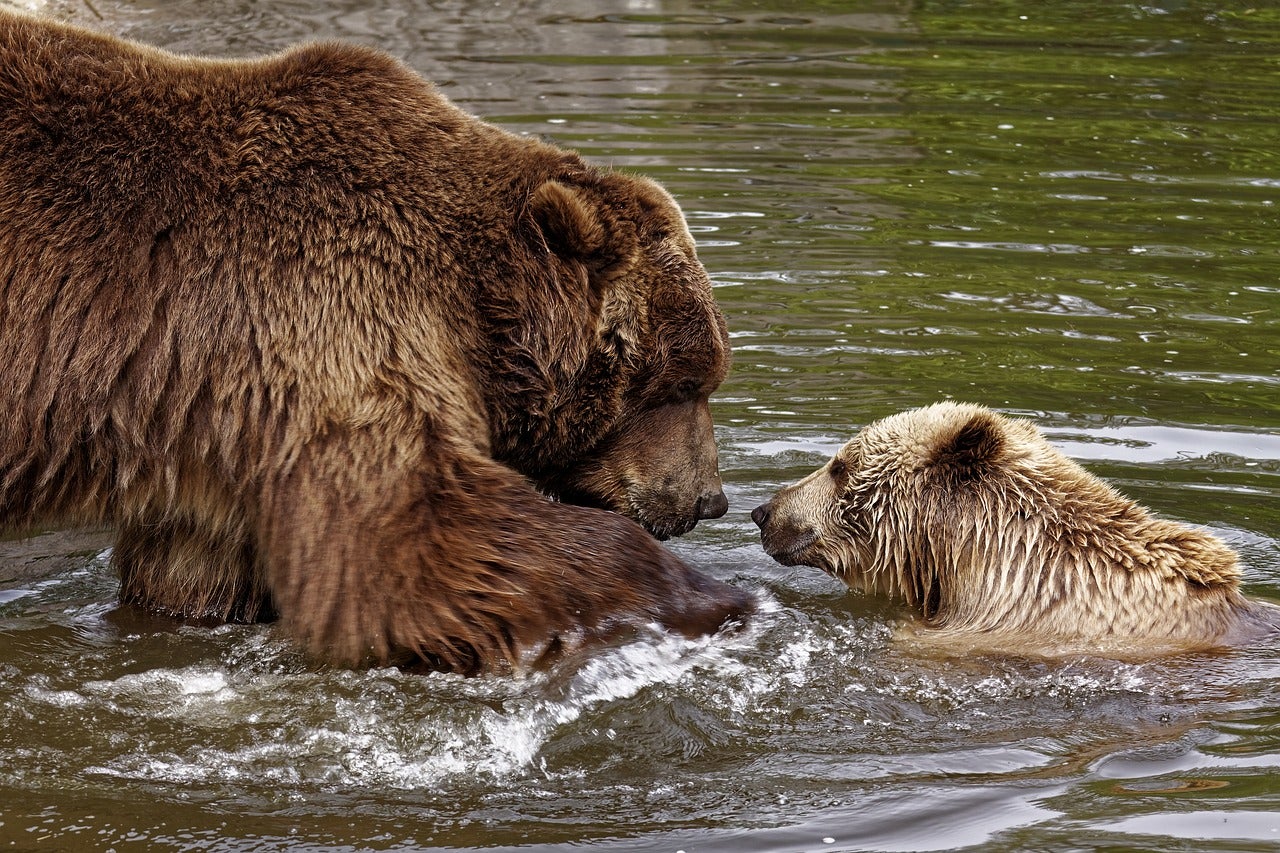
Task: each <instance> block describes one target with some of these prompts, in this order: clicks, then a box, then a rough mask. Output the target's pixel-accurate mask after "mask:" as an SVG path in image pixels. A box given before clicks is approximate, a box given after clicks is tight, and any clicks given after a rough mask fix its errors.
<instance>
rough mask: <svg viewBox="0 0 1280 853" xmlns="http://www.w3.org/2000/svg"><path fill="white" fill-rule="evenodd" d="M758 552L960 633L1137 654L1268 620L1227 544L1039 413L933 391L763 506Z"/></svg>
mask: <svg viewBox="0 0 1280 853" xmlns="http://www.w3.org/2000/svg"><path fill="white" fill-rule="evenodd" d="M752 518H753V519H754V520H755V522H756V524H757V525H759V527H760V531H761V540H762V542H763V544H764V548H765V550H766V551H767V552H768V553H769V554H770V555H771V556H772V557H774V559H776V560H778V561H779V562H780V563H783V564H784V565H810V566H816V567H818V568H821V569H823V570H824V571H827V572H829V573H830V574H832V575H834V576H835V577H837V578H839V579H840V580H842V581H844V582H845V583H846V584H848V585H849V586H851V587H853V588H855V589H861V590H864V591H867V592H874V593H881V594H885V595H890V596H898V597H901V598H903V599H905V600H906V602H907V604H908V605H910V606H911V607H913V608H914V609H915V610H916V611H918V612H919V613H921V614H922V615H923V617H924V620H925V625H926V626H927V628H928V629H929V630H926V631H925V632H923V633H922V634H919V635H918V636H924V637H928V638H929V639H932V640H938V641H942V642H945V643H947V644H949V645H951V646H952V647H953V648H955V647H961V648H963V647H987V648H994V649H1006V650H1019V651H1041V652H1071V651H1080V650H1095V651H1100V650H1112V651H1118V652H1130V653H1135V654H1144V653H1155V652H1158V651H1163V650H1168V649H1177V648H1210V647H1214V646H1219V645H1228V644H1230V643H1232V642H1237V641H1240V640H1243V639H1244V638H1247V637H1250V636H1254V635H1257V634H1259V633H1262V632H1265V631H1267V630H1269V626H1270V625H1272V624H1274V622H1275V614H1276V610H1275V609H1274V608H1272V607H1269V606H1267V605H1263V604H1261V603H1258V602H1251V601H1249V600H1247V599H1245V598H1244V597H1243V596H1242V595H1241V594H1240V591H1239V581H1240V570H1239V567H1238V566H1237V563H1236V556H1235V554H1234V553H1233V552H1232V551H1231V550H1230V549H1229V548H1227V546H1226V545H1224V544H1223V543H1222V542H1221V541H1220V540H1219V539H1217V538H1216V537H1215V536H1213V535H1211V534H1210V533H1208V532H1206V531H1204V530H1200V529H1196V528H1191V527H1188V526H1186V525H1182V524H1177V523H1175V522H1171V521H1163V520H1161V519H1157V518H1154V517H1152V516H1151V515H1150V514H1149V513H1148V512H1147V511H1146V510H1145V509H1143V508H1142V507H1141V506H1139V505H1138V504H1136V503H1134V502H1133V501H1131V500H1129V499H1127V498H1125V497H1123V496H1122V495H1120V494H1119V493H1118V492H1116V491H1115V490H1114V489H1112V488H1111V487H1110V486H1108V485H1106V484H1105V483H1103V482H1102V481H1101V480H1099V479H1098V478H1096V477H1094V476H1093V475H1092V474H1090V473H1088V472H1087V471H1085V470H1084V469H1083V468H1081V467H1080V466H1079V465H1077V464H1076V463H1075V462H1072V461H1071V460H1070V459H1068V458H1066V457H1065V456H1063V455H1062V454H1061V453H1060V452H1058V451H1057V450H1056V449H1054V448H1053V447H1052V446H1051V445H1050V444H1049V443H1048V442H1047V441H1045V439H1044V436H1043V435H1041V433H1040V432H1039V430H1037V429H1036V427H1035V426H1034V425H1033V424H1031V423H1029V422H1027V421H1022V420H1014V419H1010V418H1006V417H1003V416H1001V415H998V414H996V413H994V412H992V411H990V410H988V409H985V408H982V407H980V406H975V405H969V404H961V403H938V404H935V405H933V406H928V407H926V408H923V409H916V410H913V411H909V412H904V413H902V414H898V415H894V416H892V417H889V418H885V419H884V420H881V421H877V422H876V423H873V424H871V425H870V426H868V427H866V428H865V429H863V430H862V431H861V432H860V433H858V435H857V436H855V437H854V439H853V440H852V441H850V442H849V443H848V444H846V445H845V446H844V447H843V448H842V449H841V450H840V451H839V452H838V453H836V455H835V457H834V458H833V459H832V460H831V461H830V462H828V463H827V464H826V465H825V466H823V467H822V468H820V469H818V470H817V471H815V472H814V473H813V474H810V475H809V476H808V477H806V478H805V479H803V480H801V481H800V482H798V483H796V484H794V485H791V486H787V487H786V488H784V489H782V490H781V491H779V492H778V494H777V495H776V496H774V498H773V499H772V500H770V501H768V502H767V503H765V504H763V505H761V506H759V507H757V508H756V509H755V511H754V512H753V513H752Z"/></svg>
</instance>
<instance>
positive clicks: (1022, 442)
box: [751, 402, 1109, 615]
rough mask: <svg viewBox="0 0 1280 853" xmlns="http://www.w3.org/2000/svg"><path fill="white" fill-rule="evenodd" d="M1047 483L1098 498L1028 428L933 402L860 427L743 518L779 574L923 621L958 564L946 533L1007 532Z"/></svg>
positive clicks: (1080, 473)
mask: <svg viewBox="0 0 1280 853" xmlns="http://www.w3.org/2000/svg"><path fill="white" fill-rule="evenodd" d="M1046 479H1047V480H1048V481H1049V482H1052V483H1055V484H1056V486H1063V485H1065V486H1066V489H1065V491H1066V492H1068V493H1069V492H1070V491H1071V490H1072V488H1075V489H1076V490H1077V491H1078V492H1079V491H1080V490H1083V493H1084V494H1086V496H1088V495H1090V494H1093V493H1095V492H1096V490H1097V488H1098V487H1101V488H1102V489H1104V490H1106V491H1107V492H1108V493H1109V490H1107V487H1105V486H1104V485H1103V484H1101V483H1100V482H1098V481H1096V480H1094V479H1093V478H1092V477H1091V476H1090V475H1088V474H1087V473H1086V472H1084V470H1083V469H1080V468H1079V466H1076V465H1075V463H1073V462H1071V461H1070V460H1068V459H1066V458H1065V457H1063V456H1062V455H1061V454H1059V453H1058V452H1057V451H1056V450H1054V449H1053V448H1052V446H1050V445H1049V444H1048V442H1046V441H1045V440H1044V438H1043V437H1042V436H1041V435H1040V433H1039V431H1038V430H1036V428H1035V427H1034V426H1033V425H1032V424H1030V423H1027V422H1025V421H1018V420H1011V419H1008V418H1004V417H1002V416H1000V415H998V414H996V413H994V412H992V411H990V410H988V409H986V408H983V407H981V406H975V405H970V404H964V403H951V402H945V403H937V404H934V405H932V406H926V407H924V408H921V409H914V410H912V411H908V412H902V413H900V414H897V415H893V416H891V417H888V418H885V419H883V420H880V421H877V422H875V423H873V424H870V425H869V426H867V427H865V428H864V429H863V430H862V431H861V432H859V433H858V434H857V435H856V436H854V438H853V440H851V441H850V442H849V443H847V444H846V445H845V446H844V447H842V448H841V449H840V450H839V451H838V452H837V453H836V455H835V456H834V457H833V458H832V459H831V460H830V461H829V462H828V463H827V464H826V465H824V466H823V467H821V468H819V469H818V470H817V471H815V472H813V473H812V474H810V475H809V476H807V477H805V478H804V479H803V480H800V481H799V482H797V483H794V484H792V485H790V486H786V487H785V488H783V489H781V490H780V491H779V492H778V493H777V494H776V495H774V497H773V498H772V499H771V500H769V501H767V502H766V503H764V504H761V505H760V506H758V507H756V508H755V510H754V511H752V513H751V517H752V519H753V520H754V521H755V523H756V524H757V525H758V526H759V527H760V538H761V542H762V544H763V546H764V549H765V551H766V552H768V554H769V555H770V556H771V557H773V558H774V559H775V560H777V561H778V562H780V563H782V564H783V565H787V566H792V565H808V566H814V567H817V568H820V569H822V570H823V571H826V572H828V573H829V574H831V575H833V576H835V577H837V578H839V579H840V580H842V581H844V582H845V583H846V584H848V585H849V586H850V587H853V588H855V589H860V590H864V591H867V592H879V593H883V594H887V595H900V596H903V597H904V598H905V599H906V600H907V602H908V603H909V604H913V605H917V606H920V607H922V608H923V609H924V611H925V613H926V615H928V614H930V613H931V612H933V611H934V610H936V607H937V605H938V601H937V596H938V594H939V590H938V587H937V583H938V572H939V571H940V570H941V569H942V566H943V564H944V563H945V564H951V563H954V562H955V560H956V559H957V557H958V556H960V558H961V559H963V557H962V555H957V553H955V552H954V548H952V546H953V545H954V544H955V543H956V542H957V541H959V540H957V538H956V536H955V534H956V533H957V532H958V531H960V535H961V538H962V539H964V540H966V541H970V542H972V541H974V540H973V539H972V538H971V537H970V534H971V533H973V532H974V531H975V530H980V529H981V528H983V527H984V526H996V525H1000V524H1005V525H1009V526H1015V527H1016V526H1017V522H1018V520H1019V519H1024V518H1026V517H1027V514H1028V513H1029V512H1031V511H1032V510H1033V508H1034V507H1035V506H1036V505H1037V504H1038V503H1040V502H1041V501H1042V500H1044V499H1045V497H1046V495H1044V494H1043V488H1044V484H1045V481H1046ZM1055 491H1056V488H1055ZM988 532H992V533H995V532H997V531H988ZM971 556H974V557H975V558H976V556H977V555H971Z"/></svg>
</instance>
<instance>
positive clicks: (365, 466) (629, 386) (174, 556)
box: [0, 12, 748, 672]
mask: <svg viewBox="0 0 1280 853" xmlns="http://www.w3.org/2000/svg"><path fill="white" fill-rule="evenodd" d="M0 361H2V363H3V364H4V365H5V368H4V369H5V371H6V373H7V374H8V377H9V378H8V379H7V380H6V381H5V382H4V383H3V385H0V395H2V396H0V400H2V402H3V406H4V411H5V412H6V416H5V417H4V418H2V419H0V525H3V526H5V527H8V528H31V527H34V526H35V525H40V524H50V523H67V522H102V521H107V522H111V523H114V524H116V525H118V527H119V541H118V543H117V546H116V549H115V551H114V561H115V563H116V565H117V566H118V568H119V571H120V574H121V580H122V586H121V597H122V599H123V600H124V601H126V602H133V603H137V604H141V605H143V606H146V607H149V608H153V609H158V610H162V611H166V612H170V613H174V614H178V615H183V616H200V617H203V616H215V617H218V618H224V619H257V618H264V617H267V616H269V615H271V614H272V613H274V612H278V613H279V614H280V615H281V616H282V617H283V622H284V625H285V626H286V627H287V629H288V630H289V631H290V632H291V633H292V634H293V635H295V636H296V637H298V638H300V639H301V640H302V641H303V642H304V643H305V644H306V646H307V647H308V648H309V649H311V650H313V651H314V652H316V653H317V654H319V655H321V656H323V657H326V658H328V659H330V660H333V661H336V662H339V663H348V664H355V663H361V662H369V661H376V662H382V661H403V660H407V659H410V658H418V659H421V660H423V661H426V662H428V663H429V664H432V665H438V666H442V667H444V668H448V669H456V670H461V671H467V672H475V671H481V670H489V669H494V668H502V667H504V666H507V665H510V664H515V663H518V662H519V661H520V660H522V659H524V658H527V657H528V656H529V655H531V654H536V653H538V652H539V651H540V650H541V649H544V648H545V647H546V646H547V645H548V644H555V643H557V642H560V640H561V639H564V638H571V637H572V636H574V635H582V636H586V637H591V636H596V635H604V634H608V633H610V632H612V631H614V630H615V629H616V628H617V627H618V625H619V624H631V623H635V622H645V621H649V620H656V621H658V622H661V623H662V624H664V625H667V626H670V627H673V628H676V629H678V630H681V631H685V632H687V633H691V634H693V633H701V632H707V631H712V630H715V629H716V628H717V627H719V626H720V625H721V624H722V623H723V622H724V621H725V620H726V619H729V618H732V617H734V616H736V615H739V614H741V613H743V612H744V611H745V610H746V609H747V607H748V601H747V598H746V596H745V595H743V594H742V593H740V592H738V591H736V590H733V589H731V588H729V587H726V586H724V585H722V584H719V583H717V582H714V581H711V580H708V579H706V578H702V577H700V576H698V575H697V574H696V573H694V572H692V571H691V570H690V569H689V568H687V567H686V566H684V565H683V564H682V563H680V562H679V561H678V560H677V559H675V558H674V557H673V556H671V555H670V554H669V553H668V552H666V551H665V550H664V549H662V548H661V547H660V546H658V545H657V544H656V543H655V542H654V541H653V540H652V538H650V537H649V536H648V535H646V534H645V533H644V531H642V530H641V528H640V527H638V526H636V524H635V523H633V522H632V521H631V520H628V519H627V518H624V517H622V516H621V515H616V514H613V513H609V512H603V511H601V510H600V509H592V508H587V507H584V506H571V505H568V504H565V503H555V502H552V501H549V500H547V499H546V498H544V497H542V496H541V495H539V494H538V492H537V491H535V488H534V487H533V485H531V484H530V481H532V482H533V483H534V484H536V485H537V486H538V487H540V488H541V489H543V490H545V491H550V492H553V493H556V494H559V495H561V496H562V497H563V498H564V499H566V500H574V501H576V502H579V503H583V504H589V505H591V506H595V507H601V508H604V509H611V510H616V511H618V512H621V513H625V514H627V515H630V516H632V517H633V518H635V519H637V520H639V521H641V522H642V523H643V524H645V526H646V527H648V528H649V529H650V531H652V532H653V533H654V534H656V535H658V536H667V535H672V534H679V533H683V532H684V531H685V530H687V529H689V528H690V527H692V526H693V524H694V523H696V522H697V520H698V518H705V517H711V516H714V515H717V514H720V513H723V511H724V498H723V494H722V493H721V491H720V486H719V478H718V474H717V473H716V466H715V448H714V443H713V441H712V436H711V422H710V414H709V411H708V409H707V397H708V395H709V394H710V393H711V391H712V390H713V389H714V388H715V387H716V386H717V385H718V384H719V383H720V381H721V380H722V379H723V377H724V374H725V372H726V370H727V368H728V342H727V335H726V332H725V328H724V321H723V319H722V317H721V315H720V313H719V311H718V310H717V309H716V307H715V304H714V301H713V299H712V297H711V292H710V287H709V283H708V281H707V278H706V274H705V272H704V271H703V270H702V267H701V266H700V265H699V264H698V262H697V259H696V256H695V255H694V251H693V245H692V241H691V239H690V238H689V235H688V231H687V229H686V228H685V226H684V223H683V220H682V218H681V216H680V214H679V211H678V209H677V208H676V207H675V204H674V202H672V201H671V199H670V197H669V196H667V195H666V193H665V192H663V191H662V190H661V189H659V188H658V187H657V186H656V185H654V184H652V183H650V182H648V181H645V180H643V179H639V178H634V177H629V176H625V175H620V174H613V173H608V172H602V171H599V170H597V169H594V168H592V167H590V166H588V165H587V164H585V163H583V162H582V161H581V160H580V159H579V158H578V157H577V156H575V155H574V154H572V153H569V152H566V151H563V150H561V149H558V148H555V147H552V146H549V145H545V144H542V143H539V142H537V141H534V140H530V139H524V138H520V137H517V136H514V135H512V134H509V133H506V132H504V131H502V130H499V129H498V128H495V127H493V126H492V125H489V124H486V123H484V122H482V121H480V120H478V119H476V118H473V117H471V116H469V115H467V114H465V113H463V112H462V111H460V110H458V109H457V108H456V107H454V106H453V105H452V104H450V103H449V102H448V101H447V100H446V99H445V98H444V97H443V96H441V95H440V94H439V93H438V92H437V91H436V90H435V89H434V88H433V87H432V86H430V84H428V83H426V82H424V81H423V80H422V79H421V78H419V77H418V76H417V75H415V74H413V73H412V72H411V71H409V70H408V69H406V68H405V67H404V66H403V65H401V64H400V63H398V62H396V61H395V60H393V59H391V58H389V57H387V56H385V55H384V54H381V53H379V52H376V51H373V50H369V49H366V48H360V47H354V46H347V45H336V44H316V45H310V46H305V47H301V48H297V49H294V50H291V51H289V52H287V53H284V54H281V55H279V56H274V57H269V58H266V59H262V60H255V61H247V62H232V61H218V60H201V59H188V58H180V57H175V56H172V55H169V54H166V53H163V52H161V51H158V50H153V49H150V48H146V47H142V46H138V45H132V44H129V43H126V42H122V41H120V40H117V39H114V38H110V37H106V36H101V35H96V34H92V33H89V32H85V31H81V30H77V29H74V28H69V27H65V26H62V25H57V24H52V23H47V22H41V21H38V20H36V19H33V18H29V17H26V16H19V15H14V14H10V13H5V12H0ZM558 638H560V639H558Z"/></svg>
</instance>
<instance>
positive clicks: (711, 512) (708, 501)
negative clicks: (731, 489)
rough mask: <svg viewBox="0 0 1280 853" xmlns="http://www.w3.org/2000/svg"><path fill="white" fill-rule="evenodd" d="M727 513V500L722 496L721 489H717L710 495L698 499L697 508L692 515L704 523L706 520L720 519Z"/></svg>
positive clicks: (722, 491)
mask: <svg viewBox="0 0 1280 853" xmlns="http://www.w3.org/2000/svg"><path fill="white" fill-rule="evenodd" d="M728 511H729V499H728V498H726V497H725V496H724V490H723V489H717V490H716V491H715V492H714V493H712V494H707V495H703V496H702V497H700V498H698V506H697V509H696V511H695V513H694V514H695V515H697V517H698V520H699V521H704V520H706V519H708V518H720V517H721V516H723V515H724V514H725V513H726V512H728Z"/></svg>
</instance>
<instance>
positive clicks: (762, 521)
mask: <svg viewBox="0 0 1280 853" xmlns="http://www.w3.org/2000/svg"><path fill="white" fill-rule="evenodd" d="M772 512H773V501H765V502H764V503H762V504H760V506H758V507H756V508H755V509H753V510H751V520H752V521H754V522H755V523H756V527H759V528H762V529H763V528H764V526H765V525H766V524H768V523H769V515H770V514H771V513H772Z"/></svg>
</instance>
